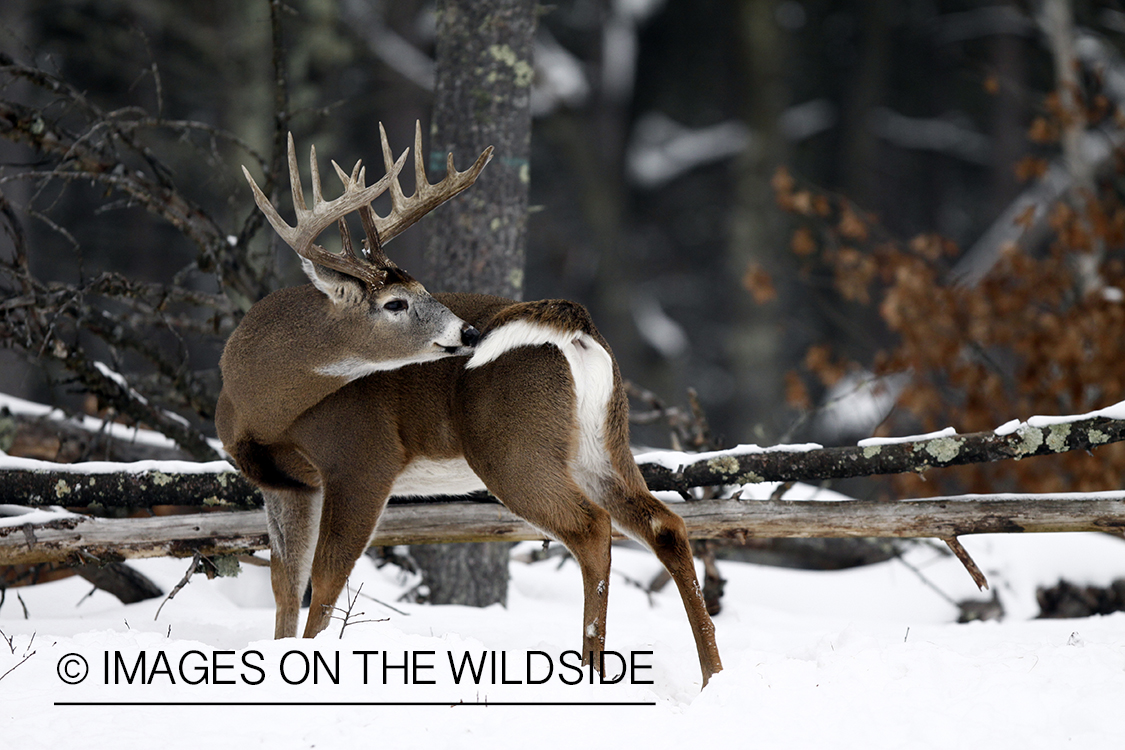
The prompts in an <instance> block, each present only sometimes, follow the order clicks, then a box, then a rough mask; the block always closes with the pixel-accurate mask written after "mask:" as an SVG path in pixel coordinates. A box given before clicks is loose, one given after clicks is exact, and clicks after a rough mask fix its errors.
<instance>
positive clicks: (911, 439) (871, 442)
mask: <svg viewBox="0 0 1125 750" xmlns="http://www.w3.org/2000/svg"><path fill="white" fill-rule="evenodd" d="M956 435H957V430H955V429H953V428H952V427H946V428H945V429H943V430H937V431H936V432H927V433H925V434H924V435H901V436H899V437H873V438H864V439H863V440H860V441H859V442H857V443H856V445H858V446H859V447H860V448H870V447H873V446H877V445H894V444H895V443H915V442H917V441H919V440H935V439H937V438H943V437H955V436H956Z"/></svg>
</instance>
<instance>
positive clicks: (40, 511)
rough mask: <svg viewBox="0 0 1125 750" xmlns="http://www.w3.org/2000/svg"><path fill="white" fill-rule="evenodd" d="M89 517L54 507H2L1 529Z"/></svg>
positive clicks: (0, 511) (0, 514)
mask: <svg viewBox="0 0 1125 750" xmlns="http://www.w3.org/2000/svg"><path fill="white" fill-rule="evenodd" d="M88 518H89V516H83V515H80V514H78V513H71V512H70V511H68V510H66V509H65V508H60V507H59V506H57V505H52V506H50V507H48V508H28V507H26V506H23V505H8V504H2V505H0V528H4V527H5V526H26V525H28V524H32V525H37V524H44V523H50V522H52V521H63V520H68V519H79V520H85V519H88Z"/></svg>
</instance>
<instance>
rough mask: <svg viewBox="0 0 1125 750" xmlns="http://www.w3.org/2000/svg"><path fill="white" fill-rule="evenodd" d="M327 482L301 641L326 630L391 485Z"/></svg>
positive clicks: (385, 502)
mask: <svg viewBox="0 0 1125 750" xmlns="http://www.w3.org/2000/svg"><path fill="white" fill-rule="evenodd" d="M344 484H346V485H348V486H347V489H344V488H342V487H341V483H340V482H331V483H327V484H325V487H324V509H323V510H322V512H321V517H320V534H319V538H318V541H317V545H316V553H315V554H314V555H313V558H312V603H311V604H310V605H309V618H308V621H307V622H306V623H305V633H304V637H305V638H312V637H314V636H316V634H317V633H319V632H320V631H322V630H324V629H325V628H326V627H328V623H329V621H330V620H331V619H332V611H333V609H334V608H335V606H336V600H337V599H338V598H339V596H340V592H341V591H343V589H344V584H345V583H346V582H347V580H348V576H349V575H350V574H351V572H352V568H353V567H354V566H355V562H356V560H358V559H359V557H360V555H362V554H363V552H364V550H366V549H367V544H368V542H369V541H370V540H371V536H372V534H373V533H374V532H375V525H376V524H377V523H378V522H379V516H380V514H382V512H383V508H384V507H385V506H386V504H387V496H388V494H389V493H390V490H391V482H390V481H389V480H388V481H386V482H380V483H377V485H375V486H372V485H370V484H366V483H363V482H345V483H344Z"/></svg>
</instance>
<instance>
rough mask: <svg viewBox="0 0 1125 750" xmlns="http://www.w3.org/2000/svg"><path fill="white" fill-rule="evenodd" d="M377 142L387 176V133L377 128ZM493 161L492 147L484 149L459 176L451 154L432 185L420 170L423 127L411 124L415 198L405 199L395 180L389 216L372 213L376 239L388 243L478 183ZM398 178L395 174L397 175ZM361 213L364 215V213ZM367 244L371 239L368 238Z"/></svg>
mask: <svg viewBox="0 0 1125 750" xmlns="http://www.w3.org/2000/svg"><path fill="white" fill-rule="evenodd" d="M379 139H380V141H381V142H382V144H383V164H384V165H386V169H387V171H388V172H390V170H391V147H390V146H389V145H388V144H387V132H386V131H385V130H383V125H382V123H380V124H379ZM491 160H492V146H489V147H488V148H486V149H485V150H484V151H483V152H481V155H480V156H478V157H477V160H476V162H474V163H473V166H471V167H469V168H468V169H466V170H465V171H464V172H458V171H457V170H456V169H455V168H454V166H453V154H449V155H448V156H447V157H446V171H445V179H443V180H442V181H441V182H439V183H437V184H436V185H431V184H430V181H429V179H428V178H427V177H426V168H425V166H423V157H422V124H421V123H419V122H417V121H415V123H414V184H415V188H414V195H412V196H410V197H409V198H407V197H406V196H405V195H403V193H402V186H401V185H399V182H398V178H397V177H396V178H395V179H394V181H393V182H392V183H391V188H390V194H391V212H390V213H389V214H388V215H387V216H386V217H383V216H379V215H378V214H376V213H375V212H374V211H371V216H370V218H371V221H372V224H373V225H374V226H375V228H376V229H377V230H378V239H379V240H380V241H381V242H382V244H386V243H388V242H390V241H391V240H392V239H393V238H394V237H396V236H398V235H399V234H401V233H402V231H403V230H405V229H406V228H407V227H409V226H410V225H411V224H414V223H415V222H416V221H418V220H419V219H421V218H422V217H423V216H425V215H426V214H428V213H429V212H430V211H433V210H434V209H435V208H437V207H438V206H440V205H441V204H442V203H445V202H446V201H447V200H449V199H450V198H452V197H453V196H455V195H457V194H458V193H460V192H461V191H462V190H464V189H466V188H467V187H469V186H470V185H472V184H473V183H474V182H476V180H477V176H478V175H480V172H481V170H482V169H484V166H485V165H486V164H488V162H489V161H491ZM396 174H397V173H396ZM361 213H367V212H366V211H364V212H361ZM369 240H370V238H369Z"/></svg>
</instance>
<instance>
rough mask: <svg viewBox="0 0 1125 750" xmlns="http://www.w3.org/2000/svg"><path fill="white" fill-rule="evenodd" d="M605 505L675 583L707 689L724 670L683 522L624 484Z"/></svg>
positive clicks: (645, 493) (615, 484)
mask: <svg viewBox="0 0 1125 750" xmlns="http://www.w3.org/2000/svg"><path fill="white" fill-rule="evenodd" d="M603 502H604V503H605V507H606V510H608V511H609V513H610V515H611V516H612V517H613V520H614V522H615V523H616V524H617V525H618V526H619V527H620V528H621V530H622V531H624V532H625V533H626V534H628V535H629V536H631V537H633V538H634V539H637V540H638V541H640V542H642V543H644V544H645V545H647V546H648V547H649V549H651V550H652V551H653V553H655V554H656V556H657V558H658V559H659V560H660V562H661V564H663V565H664V567H665V568H666V569H667V570H668V573H669V574H670V575H671V576H672V580H674V581H675V582H676V588H677V589H679V591H680V598H681V599H682V600H683V603H684V609H685V610H686V611H687V617H688V623H689V624H690V625H691V632H692V634H693V635H694V636H695V647H696V651H697V652H698V654H699V666H700V668H701V669H702V671H703V685H704V686H706V685H707V682H708V680H710V679H711V675H713V674H715V673H716V672H719V671H721V670H722V668H723V663H722V661H721V660H720V659H719V647H718V646H717V645H716V643H715V625H714V623H712V622H711V616H710V615H708V614H707V607H706V605H705V604H704V602H703V591H702V589H700V587H699V579H698V578H696V575H695V561H694V559H693V558H692V554H691V545H690V543H689V542H688V535H687V530H686V528H685V526H684V521H683V519H682V518H680V517H679V516H678V515H676V514H675V513H673V512H672V511H671V510H669V509H668V507H667V506H665V505H664V503H662V502H660V501H659V500H658V499H656V498H655V497H653V496H652V494H650V493H649V492H648V491H647V490H641V489H640V488H630V487H628V486H627V485H626V484H625V483H624V482H613V483H612V484H611V486H610V487H609V491H608V492H607V493H606V495H605V497H604V498H603Z"/></svg>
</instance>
